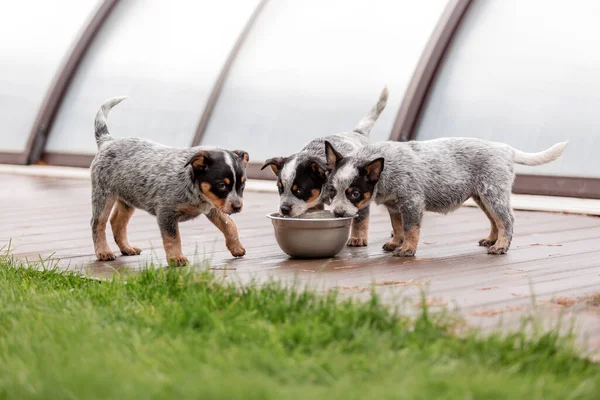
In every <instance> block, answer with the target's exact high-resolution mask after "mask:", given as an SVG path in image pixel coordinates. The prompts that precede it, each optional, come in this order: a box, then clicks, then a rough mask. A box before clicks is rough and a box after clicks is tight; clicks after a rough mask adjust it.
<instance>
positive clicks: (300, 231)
mask: <svg viewBox="0 0 600 400" xmlns="http://www.w3.org/2000/svg"><path fill="white" fill-rule="evenodd" d="M267 217H268V218H270V219H271V221H272V222H273V227H274V228H275V238H277V243H278V244H279V247H281V250H283V251H284V252H285V253H286V254H288V255H289V256H291V257H296V258H327V257H333V256H335V255H336V254H337V253H339V252H340V251H341V250H342V249H343V248H344V246H345V245H346V243H347V241H348V236H349V235H350V224H351V223H352V217H345V218H335V217H334V216H333V215H332V214H331V213H330V212H329V211H316V212H310V213H306V214H304V215H302V216H300V217H296V218H291V217H282V216H281V215H280V214H279V213H272V214H268V215H267Z"/></svg>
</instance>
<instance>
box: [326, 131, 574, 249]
mask: <svg viewBox="0 0 600 400" xmlns="http://www.w3.org/2000/svg"><path fill="white" fill-rule="evenodd" d="M566 147H567V142H562V143H557V144H555V145H554V146H552V147H551V148H549V149H547V150H545V151H542V152H540V153H525V152H522V151H520V150H517V149H514V148H512V147H511V146H509V145H507V144H503V143H497V142H489V141H484V140H479V139H472V138H443V139H435V140H427V141H411V142H382V143H376V144H370V145H367V146H365V147H363V148H361V149H358V150H357V151H355V152H353V153H352V154H350V155H348V156H344V155H342V154H341V153H339V152H338V151H337V150H336V148H335V147H334V145H333V144H331V143H329V142H325V153H326V155H327V168H328V170H329V171H331V178H330V181H331V185H332V189H331V190H332V196H333V200H332V202H331V206H332V208H333V211H334V214H335V215H336V216H337V217H345V216H352V215H356V214H357V213H359V212H360V210H362V209H364V208H366V207H369V205H370V203H371V202H372V201H375V203H376V204H384V205H385V206H386V207H387V209H388V212H389V214H390V218H391V222H392V228H393V230H394V235H393V238H392V240H390V241H389V242H387V243H386V244H384V246H383V249H384V250H385V251H391V252H393V254H394V255H395V256H398V257H405V256H414V255H415V253H416V251H417V244H418V242H419V236H420V229H421V219H422V218H423V213H424V212H425V211H433V212H438V213H444V214H446V213H449V212H451V211H454V210H456V209H457V208H458V207H460V205H461V204H462V203H464V202H465V201H466V200H467V199H469V198H472V199H473V200H474V201H475V203H477V205H478V206H479V207H480V208H481V209H482V210H483V212H484V213H485V215H486V216H487V217H488V218H489V220H490V223H491V230H490V234H489V235H488V236H487V237H486V238H484V239H481V240H480V241H479V245H480V246H486V247H488V253H489V254H504V253H506V252H507V251H508V249H509V247H510V243H511V240H512V237H513V222H514V216H513V212H512V209H511V205H510V194H511V189H512V185H513V181H514V178H515V174H514V167H513V166H514V164H522V165H531V166H535V165H542V164H547V163H549V162H551V161H554V160H556V159H557V158H558V157H560V155H561V154H562V153H563V151H564V150H565V148H566Z"/></svg>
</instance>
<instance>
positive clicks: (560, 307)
mask: <svg viewBox="0 0 600 400" xmlns="http://www.w3.org/2000/svg"><path fill="white" fill-rule="evenodd" d="M0 184H1V187H2V196H1V197H0V210H1V211H0V213H1V214H0V216H1V218H0V246H2V245H5V246H8V243H9V242H10V247H11V252H12V254H14V255H15V256H17V257H19V258H22V259H28V260H32V261H38V260H40V258H41V259H49V258H51V259H54V260H57V261H55V262H56V263H57V265H58V266H59V267H60V268H64V269H67V268H69V269H77V270H82V271H85V272H86V273H88V274H90V275H95V276H107V275H110V274H112V273H114V272H115V271H119V270H123V269H129V270H135V269H137V268H141V267H144V266H145V265H147V264H148V263H149V262H151V261H153V262H156V263H164V251H163V249H162V243H161V240H160V234H159V231H158V227H157V225H156V221H155V219H154V218H153V217H151V216H149V215H148V214H146V213H145V212H142V211H136V214H135V215H134V216H133V218H132V221H131V223H130V225H129V238H130V241H131V243H133V244H134V245H136V246H138V247H141V248H142V250H143V252H142V255H140V256H134V257H119V258H118V259H117V260H116V261H113V262H97V261H95V258H94V254H93V246H92V239H91V233H90V227H89V220H90V216H91V207H90V185H89V182H88V181H86V180H68V179H57V178H40V177H30V176H18V175H6V174H5V175H2V174H0ZM277 204H278V197H277V194H275V193H257V192H250V191H247V192H246V194H245V206H244V211H243V213H241V214H240V215H236V216H234V217H233V218H234V220H235V221H236V223H237V225H238V228H239V230H240V238H241V241H242V243H243V244H244V246H245V247H246V250H247V255H246V256H245V257H244V258H243V259H233V258H232V257H231V256H230V254H229V252H228V251H227V249H226V248H225V246H224V241H223V237H222V235H221V234H220V232H219V231H217V229H216V228H215V227H214V226H213V225H212V224H211V223H210V222H208V220H207V219H206V218H204V217H201V218H198V219H196V220H194V221H190V222H186V223H183V224H181V233H182V241H183V248H184V254H186V256H188V258H190V259H192V260H195V261H197V262H202V261H204V260H210V266H211V267H212V268H218V269H217V270H216V273H218V274H222V275H223V276H224V279H235V280H240V281H242V282H245V281H248V280H251V279H255V280H264V279H267V278H272V277H275V278H278V279H283V280H297V281H299V282H300V283H310V284H312V285H316V287H317V288H320V289H328V288H332V287H336V288H338V289H339V290H340V291H342V292H343V293H345V294H348V295H353V296H366V295H368V291H369V290H370V288H372V287H375V288H376V289H375V290H377V291H378V292H380V293H381V295H382V298H383V299H384V300H385V301H388V302H396V303H403V304H408V306H407V307H408V308H410V304H411V301H412V304H416V303H417V302H418V301H419V297H420V292H421V291H422V290H425V291H426V295H427V299H428V300H427V301H428V303H429V304H430V305H433V306H448V307H450V308H457V309H459V310H460V312H461V313H462V314H463V315H464V316H466V317H467V319H468V321H469V323H470V324H471V325H475V326H480V327H483V328H486V327H489V326H492V325H495V324H496V323H497V322H498V320H499V319H502V320H503V321H504V323H505V324H507V326H510V325H511V324H512V325H514V324H516V323H517V322H518V321H519V319H520V318H521V317H522V316H523V315H524V314H527V313H530V312H531V310H532V307H533V306H534V305H536V307H537V308H536V313H540V314H543V315H547V316H549V317H551V318H550V319H549V320H552V321H553V320H555V319H556V317H557V316H558V315H559V313H560V314H565V315H567V316H575V317H576V323H577V325H578V327H579V328H578V329H579V332H580V334H581V337H582V338H583V337H587V338H588V343H587V345H588V347H589V348H599V347H600V311H599V309H598V308H596V307H592V306H589V305H587V303H586V301H585V299H584V297H585V296H588V295H591V294H595V293H598V292H600V218H597V217H589V216H583V215H567V214H557V213H543V212H523V211H517V212H516V225H515V237H514V239H513V244H512V248H511V250H510V251H509V253H508V254H507V255H504V256H489V255H487V254H486V252H485V249H484V248H481V247H478V246H477V245H476V243H477V240H478V239H480V238H482V237H484V236H486V235H487V231H488V222H487V218H486V217H485V215H484V214H483V213H482V212H481V211H480V210H478V209H476V208H470V207H463V208H461V209H460V210H458V211H457V212H455V213H453V214H450V215H447V216H443V215H437V214H427V215H426V217H425V220H424V224H423V227H422V229H421V232H422V236H421V241H420V245H419V249H418V252H417V255H418V257H415V258H407V259H401V258H395V257H392V256H390V255H389V254H387V253H384V252H383V251H382V250H381V246H382V244H383V243H384V242H385V241H387V240H388V237H389V233H390V230H391V226H390V222H389V217H388V216H387V212H386V211H385V210H384V209H383V208H380V207H376V208H374V210H373V211H372V217H371V225H370V245H369V246H368V247H366V248H346V249H345V250H344V251H343V252H342V253H341V254H340V255H339V256H338V257H336V258H333V259H328V260H293V259H289V258H288V257H287V256H286V255H285V254H283V253H282V252H281V250H280V249H279V247H278V246H277V243H276V242H275V237H274V235H273V228H272V226H271V222H270V221H269V220H268V219H267V218H266V217H265V215H266V214H267V213H269V212H272V211H273V210H276V207H277ZM109 237H110V235H109ZM109 243H111V246H112V248H113V250H115V251H116V250H118V249H117V247H116V245H114V243H113V242H112V240H109ZM5 250H6V247H5ZM532 294H535V301H533V300H532V296H531V295H532ZM573 301H574V302H575V303H574V304H573Z"/></svg>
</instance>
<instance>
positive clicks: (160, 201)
mask: <svg viewBox="0 0 600 400" xmlns="http://www.w3.org/2000/svg"><path fill="white" fill-rule="evenodd" d="M124 99H125V98H124V97H118V98H113V99H110V100H108V101H106V102H105V103H104V104H103V105H102V107H101V109H100V110H99V111H98V114H97V116H96V119H95V132H96V142H97V144H98V152H97V154H96V156H95V158H94V160H93V162H92V164H91V167H90V170H91V180H92V208H93V215H92V220H91V226H92V236H93V238H94V245H95V247H96V254H97V256H98V259H101V260H112V259H114V258H115V256H114V254H113V253H112V252H111V251H110V248H108V245H107V244H106V243H105V242H106V238H105V233H104V231H103V229H105V227H106V220H107V219H108V213H110V211H111V209H112V207H113V205H114V204H115V202H117V205H118V206H119V205H121V206H122V207H124V208H125V209H126V211H127V212H128V213H133V209H130V208H139V209H142V210H145V211H147V212H148V213H150V214H152V215H154V216H156V217H157V221H158V225H159V227H160V230H161V234H162V235H163V239H164V238H165V237H170V238H176V240H179V229H178V222H180V221H185V220H189V219H192V218H195V217H196V216H198V215H200V214H205V215H207V216H208V217H209V219H211V221H212V222H213V223H215V220H216V219H218V218H227V217H226V216H225V215H224V214H222V213H220V211H217V210H216V208H215V205H214V204H213V203H212V202H211V200H210V199H208V198H207V197H206V196H205V195H204V193H203V192H202V190H201V189H200V187H199V185H198V184H197V183H195V182H194V171H193V167H192V165H190V160H191V159H192V158H193V157H194V155H196V154H198V153H199V152H201V151H204V150H206V151H210V152H212V153H213V154H214V153H215V152H216V153H218V154H222V156H223V160H225V162H226V163H227V164H228V165H229V166H230V167H231V168H232V170H233V169H234V168H236V169H238V171H239V168H241V169H242V171H243V174H244V179H245V165H244V166H242V164H243V160H241V159H240V157H239V155H238V154H236V153H234V152H231V151H228V150H224V149H218V148H212V147H210V148H209V147H192V148H175V147H168V146H164V145H161V144H158V143H155V142H153V141H151V140H147V139H143V138H133V137H132V138H124V139H115V138H114V137H112V136H110V134H109V133H108V129H107V125H106V116H107V114H108V112H109V110H110V109H111V108H112V107H114V106H115V105H117V104H119V103H120V102H121V101H122V100H124ZM246 155H247V154H246ZM246 161H247V159H246ZM233 175H234V179H235V171H234V174H233ZM242 190H243V188H242ZM224 204H225V205H224V207H223V208H224V210H222V211H224V212H225V213H227V214H229V213H231V212H232V210H231V209H232V207H233V208H235V209H236V210H238V211H239V210H241V206H242V197H241V195H240V193H236V190H231V192H230V193H229V194H228V195H227V198H226V200H225V202H224ZM182 210H184V211H182ZM115 212H116V211H115ZM234 212H235V211H234ZM113 215H115V214H113ZM213 219H215V220H213ZM127 220H128V218H126V221H125V224H126V222H127ZM226 223H230V224H232V225H233V227H234V223H233V221H231V219H229V221H227V222H226ZM215 224H216V223H215ZM111 225H112V220H111ZM216 225H217V224H216ZM114 228H115V227H114V226H113V229H114ZM100 230H102V232H100ZM224 233H225V232H224ZM226 239H227V240H228V242H229V243H227V244H228V248H229V249H230V251H232V254H233V253H234V252H235V253H236V254H234V255H236V256H241V255H243V253H245V251H244V250H243V247H241V244H239V241H238V240H237V230H235V238H233V237H232V238H228V237H227V234H226ZM173 240H175V239H173ZM234 242H236V243H234ZM174 246H175V247H177V244H175V245H174ZM119 247H120V248H121V252H122V253H123V254H124V255H127V254H130V255H133V254H139V252H140V250H139V249H137V248H134V247H132V246H128V243H127V241H126V238H125V248H126V249H125V250H124V249H123V248H122V245H121V244H119ZM128 247H129V249H127V248H128ZM232 249H233V250H232ZM134 250H135V251H134ZM165 250H167V257H170V256H171V254H170V253H172V254H175V253H177V251H179V255H178V259H176V260H169V261H170V262H171V261H176V262H177V263H178V264H181V263H185V262H186V261H187V260H186V259H185V257H183V255H182V254H181V250H180V244H179V250H177V249H174V248H173V249H170V250H169V249H167V245H166V244H165Z"/></svg>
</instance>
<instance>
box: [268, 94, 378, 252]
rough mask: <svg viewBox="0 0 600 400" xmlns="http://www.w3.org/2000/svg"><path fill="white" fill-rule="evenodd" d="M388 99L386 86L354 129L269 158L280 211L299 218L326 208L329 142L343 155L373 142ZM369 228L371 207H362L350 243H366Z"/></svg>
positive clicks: (354, 221)
mask: <svg viewBox="0 0 600 400" xmlns="http://www.w3.org/2000/svg"><path fill="white" fill-rule="evenodd" d="M387 100H388V90H387V88H384V89H383V90H382V91H381V94H380V95H379V99H378V100H377V103H375V105H374V106H373V107H372V108H371V110H369V112H367V114H366V115H365V116H364V117H363V118H362V119H361V120H360V121H359V123H358V125H356V127H355V128H354V129H353V130H352V132H344V133H338V134H335V135H330V136H326V137H324V138H318V139H314V140H312V141H311V142H310V143H308V144H307V145H306V146H305V147H304V148H303V149H302V150H301V151H299V152H298V153H295V154H292V155H291V156H289V157H275V158H270V159H268V160H267V161H265V164H264V165H263V166H262V168H261V169H264V168H266V167H269V166H270V167H271V170H272V171H273V173H274V174H275V175H276V176H277V187H278V189H279V198H280V206H279V212H280V213H281V215H284V216H286V217H298V216H300V215H302V214H304V213H305V212H307V211H308V210H310V209H321V210H322V209H323V207H324V204H328V203H329V197H328V196H327V194H328V190H327V189H326V187H327V169H326V167H325V150H324V147H323V144H324V142H325V141H328V142H330V143H333V144H334V145H335V146H336V149H337V150H338V151H339V152H340V153H341V154H349V153H351V152H352V151H355V150H356V149H358V148H360V147H362V146H364V145H366V144H367V143H369V134H370V133H371V129H372V128H373V125H375V122H376V121H377V119H378V118H379V115H381V113H382V112H383V110H384V108H385V106H386V104H387ZM368 230H369V208H368V207H367V208H364V209H362V210H361V211H360V212H359V213H358V215H357V216H356V217H355V218H354V220H353V221H352V233H351V235H350V239H349V240H348V246H355V247H360V246H366V245H367V242H368Z"/></svg>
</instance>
